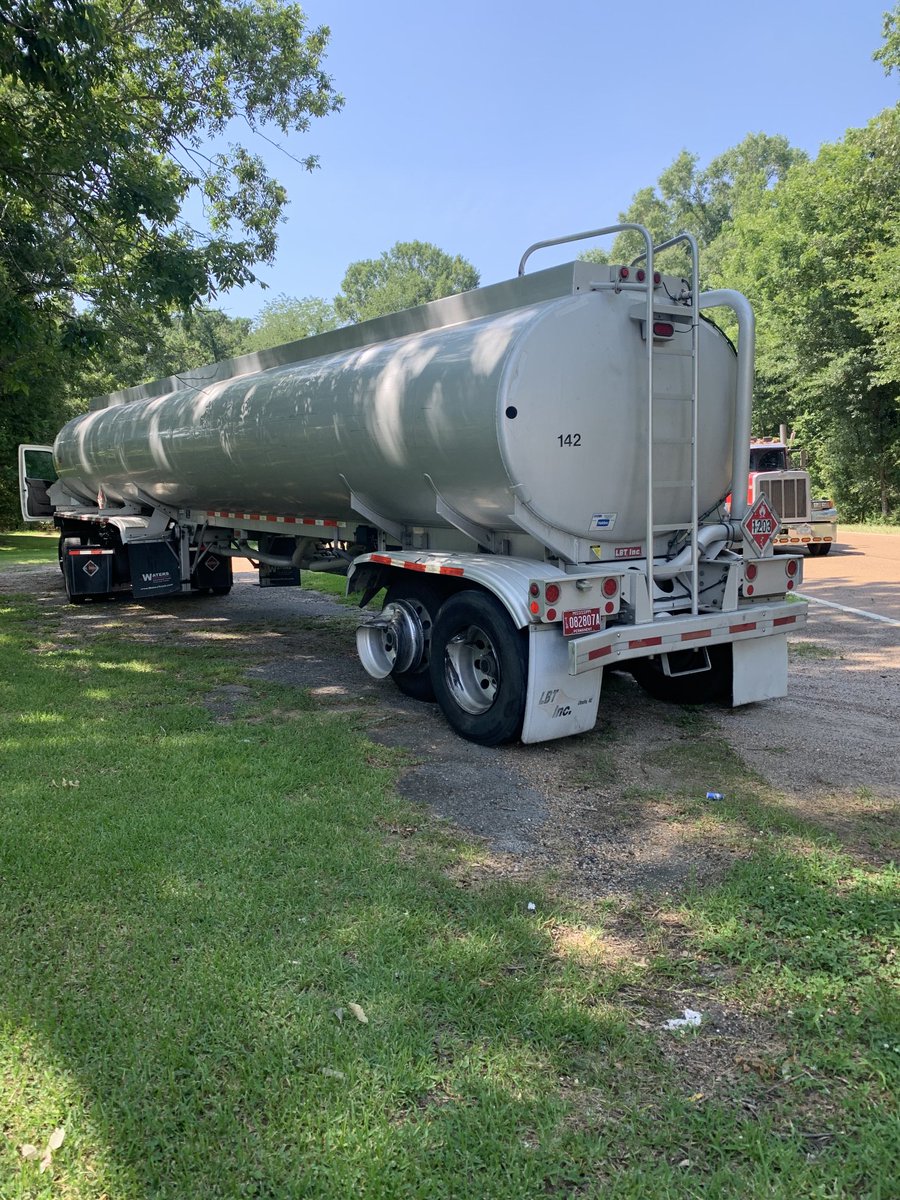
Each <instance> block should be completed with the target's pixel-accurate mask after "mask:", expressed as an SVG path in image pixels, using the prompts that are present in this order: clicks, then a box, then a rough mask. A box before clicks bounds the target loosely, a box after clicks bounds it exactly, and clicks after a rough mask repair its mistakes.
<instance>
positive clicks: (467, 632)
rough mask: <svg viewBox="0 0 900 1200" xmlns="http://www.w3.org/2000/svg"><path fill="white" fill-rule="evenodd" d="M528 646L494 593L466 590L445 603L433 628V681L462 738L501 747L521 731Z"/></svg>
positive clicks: (484, 744) (442, 709) (451, 721)
mask: <svg viewBox="0 0 900 1200" xmlns="http://www.w3.org/2000/svg"><path fill="white" fill-rule="evenodd" d="M526 645H527V643H526V641H525V635H524V634H522V633H520V631H519V630H517V629H516V628H515V626H514V625H513V623H512V621H511V619H510V617H509V615H508V614H507V612H506V611H505V609H504V608H503V607H502V606H501V605H500V603H499V601H497V600H495V599H494V598H493V596H489V595H487V594H485V593H482V592H475V591H465V592H460V593H458V594H457V595H455V596H451V597H450V599H449V600H447V601H446V603H445V604H444V605H443V607H442V608H441V610H440V612H439V613H438V615H437V620H436V621H435V623H434V631H433V633H432V640H431V646H432V652H431V682H432V685H433V687H434V694H435V697H436V699H437V702H438V704H439V705H440V706H441V711H442V712H443V714H444V716H445V717H446V718H447V720H448V721H449V723H450V725H451V726H452V727H453V728H454V729H455V730H456V732H457V733H458V734H460V735H461V736H462V737H464V738H468V740H469V741H470V742H478V743H479V744H480V745H482V746H499V745H501V744H502V743H503V742H511V741H514V740H515V739H516V738H517V737H518V736H519V734H520V733H521V731H522V721H523V718H524V716H525V691H526V684H527V681H528V664H527V651H526Z"/></svg>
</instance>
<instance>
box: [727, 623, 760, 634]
mask: <svg viewBox="0 0 900 1200" xmlns="http://www.w3.org/2000/svg"><path fill="white" fill-rule="evenodd" d="M755 628H756V622H755V621H747V622H746V623H745V624H743V625H729V626H728V632H729V633H749V632H750V630H751V629H755Z"/></svg>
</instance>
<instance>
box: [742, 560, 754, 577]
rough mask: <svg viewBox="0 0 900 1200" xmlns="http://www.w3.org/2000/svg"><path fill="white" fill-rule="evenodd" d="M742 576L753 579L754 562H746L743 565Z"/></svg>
mask: <svg viewBox="0 0 900 1200" xmlns="http://www.w3.org/2000/svg"><path fill="white" fill-rule="evenodd" d="M744 578H745V579H755V578H756V564H755V563H747V565H746V567H744Z"/></svg>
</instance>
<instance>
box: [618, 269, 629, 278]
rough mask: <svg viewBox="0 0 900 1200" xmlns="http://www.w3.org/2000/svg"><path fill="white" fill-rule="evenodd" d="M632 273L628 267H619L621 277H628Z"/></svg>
mask: <svg viewBox="0 0 900 1200" xmlns="http://www.w3.org/2000/svg"><path fill="white" fill-rule="evenodd" d="M630 274H631V272H630V271H629V270H628V268H627V267H619V278H620V279H627V278H628V276H629V275H630Z"/></svg>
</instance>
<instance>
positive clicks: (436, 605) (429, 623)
mask: <svg viewBox="0 0 900 1200" xmlns="http://www.w3.org/2000/svg"><path fill="white" fill-rule="evenodd" d="M443 598H444V597H443V593H442V592H441V589H440V587H439V586H438V585H437V584H435V583H432V582H431V580H430V579H419V578H417V577H416V576H410V577H409V578H404V579H396V580H395V581H394V582H393V583H392V584H391V585H390V587H389V588H388V590H387V593H386V594H385V597H384V604H383V605H382V608H387V606H388V605H389V604H393V603H394V601H395V600H405V601H406V602H407V603H408V604H411V605H412V606H413V608H414V609H415V610H416V613H417V614H418V617H419V620H420V621H421V623H422V632H423V633H424V635H425V649H424V652H423V654H422V661H421V662H420V663H419V665H418V666H417V667H414V668H413V669H412V670H410V671H396V670H395V671H391V679H393V681H394V683H395V684H396V685H397V687H398V689H399V690H400V691H401V692H402V693H403V695H404V696H409V697H410V698H411V699H413V700H422V701H423V702H424V703H426V704H433V703H434V687H433V686H432V683H431V672H430V670H429V664H430V660H431V635H432V631H433V629H434V622H435V618H436V617H437V614H438V610H439V609H440V607H441V602H442V600H443Z"/></svg>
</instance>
